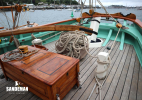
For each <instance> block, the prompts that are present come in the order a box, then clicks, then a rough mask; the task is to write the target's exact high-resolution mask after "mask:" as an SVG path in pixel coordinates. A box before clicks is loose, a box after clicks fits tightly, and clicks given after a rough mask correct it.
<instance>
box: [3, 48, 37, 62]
mask: <svg viewBox="0 0 142 100" xmlns="http://www.w3.org/2000/svg"><path fill="white" fill-rule="evenodd" d="M19 50H20V49H19ZM19 50H16V51H14V50H13V51H10V52H7V53H5V54H4V56H3V57H2V58H1V60H2V61H3V62H9V61H12V60H21V59H22V58H23V57H27V56H30V55H32V54H34V53H37V52H38V51H39V50H37V49H36V50H32V51H29V52H28V53H26V54H23V53H20V52H22V51H21V50H20V52H19Z"/></svg>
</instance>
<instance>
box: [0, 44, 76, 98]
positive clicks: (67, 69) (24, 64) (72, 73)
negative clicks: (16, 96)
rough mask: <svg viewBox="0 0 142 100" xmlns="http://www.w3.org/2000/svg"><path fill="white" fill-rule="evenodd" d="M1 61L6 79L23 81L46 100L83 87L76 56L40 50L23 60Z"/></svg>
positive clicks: (30, 48) (61, 96) (31, 48)
mask: <svg viewBox="0 0 142 100" xmlns="http://www.w3.org/2000/svg"><path fill="white" fill-rule="evenodd" d="M28 48H29V50H33V49H35V48H34V47H30V46H29V47H28ZM2 56H3V55H1V56H0V58H1V57H2ZM0 63H1V66H2V69H3V72H4V75H5V78H6V79H7V78H8V77H9V78H11V79H13V80H15V81H19V82H21V83H23V85H24V86H28V89H29V91H31V92H32V93H34V94H36V95H37V96H39V97H40V98H42V99H46V100H56V99H57V96H59V97H60V99H62V98H63V97H64V96H65V95H66V94H67V93H68V92H69V91H70V90H71V88H72V87H73V86H74V85H77V86H79V81H78V73H79V60H78V59H75V58H71V57H67V56H63V55H60V54H56V53H53V52H49V51H45V50H41V49H39V52H37V53H36V54H33V55H31V56H29V57H24V58H23V59H22V60H20V61H15V60H14V61H10V62H2V61H0Z"/></svg>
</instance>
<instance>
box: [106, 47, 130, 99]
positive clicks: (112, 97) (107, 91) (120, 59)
mask: <svg viewBox="0 0 142 100" xmlns="http://www.w3.org/2000/svg"><path fill="white" fill-rule="evenodd" d="M126 48H127V46H125V49H124V51H123V54H124V53H125V50H126ZM120 52H121V51H120ZM123 54H122V56H121V58H120V61H119V63H120V62H121V60H122V58H123V57H124V55H123ZM118 56H120V55H118ZM117 58H118V57H117ZM125 60H126V59H125ZM116 61H117V59H116ZM116 61H115V62H116ZM114 64H115V63H114ZM123 66H124V65H123ZM112 68H113V67H112ZM118 69H119V65H118V66H117V69H116V70H115V73H114V75H113V77H112V80H111V82H110V85H109V87H108V89H107V91H106V94H105V96H104V99H105V98H106V95H107V93H108V91H109V89H110V87H111V85H112V81H113V79H114V77H115V75H116V73H117V71H118ZM110 72H111V71H110ZM117 83H118V82H117ZM113 95H114V94H113ZM113 95H112V98H113ZM112 98H111V100H112Z"/></svg>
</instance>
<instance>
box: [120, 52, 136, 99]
mask: <svg viewBox="0 0 142 100" xmlns="http://www.w3.org/2000/svg"><path fill="white" fill-rule="evenodd" d="M132 53H133V50H132ZM132 53H131V57H132ZM130 61H131V60H130ZM130 63H131V62H129V66H130ZM129 68H130V67H128V70H129ZM128 70H127V74H126V77H125V82H126V78H127V75H128ZM125 82H124V84H123V88H122V92H121V95H120V100H121V97H122V93H123V90H124V86H125Z"/></svg>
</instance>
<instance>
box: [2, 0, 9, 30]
mask: <svg viewBox="0 0 142 100" xmlns="http://www.w3.org/2000/svg"><path fill="white" fill-rule="evenodd" d="M1 4H2V6H3V2H2V0H1ZM3 11H4V6H3ZM4 14H5V17H6V19H7V23H8V26H9V29H10V24H9V21H8V18H7V15H6V13H5V11H4Z"/></svg>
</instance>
